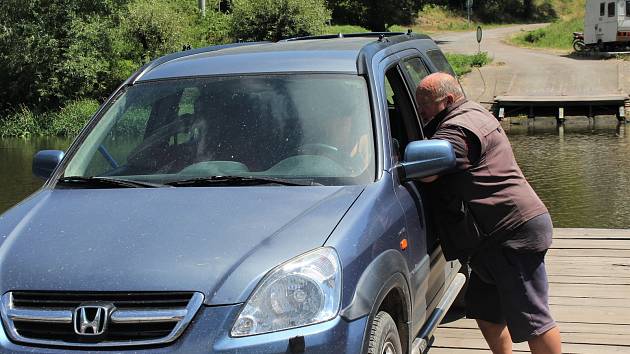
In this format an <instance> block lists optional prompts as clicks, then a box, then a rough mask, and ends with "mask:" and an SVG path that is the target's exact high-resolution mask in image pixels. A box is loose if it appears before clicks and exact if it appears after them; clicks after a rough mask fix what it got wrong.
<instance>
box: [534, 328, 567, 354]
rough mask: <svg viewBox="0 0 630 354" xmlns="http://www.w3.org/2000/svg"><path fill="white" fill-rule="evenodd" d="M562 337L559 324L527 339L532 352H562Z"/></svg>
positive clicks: (541, 353) (556, 353)
mask: <svg viewBox="0 0 630 354" xmlns="http://www.w3.org/2000/svg"><path fill="white" fill-rule="evenodd" d="M561 342H562V341H561V338H560V330H559V329H558V326H556V327H553V328H552V329H550V330H548V331H547V332H545V333H543V334H541V335H539V336H536V337H534V338H532V339H530V340H528V341H527V344H529V349H530V350H531V351H532V354H561V353H562V349H561Z"/></svg>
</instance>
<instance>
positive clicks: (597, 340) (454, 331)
mask: <svg viewBox="0 0 630 354" xmlns="http://www.w3.org/2000/svg"><path fill="white" fill-rule="evenodd" d="M435 337H436V339H435V341H434V344H433V345H434V346H436V347H438V346H442V347H445V346H452V345H454V344H456V343H458V342H462V341H467V342H468V343H469V344H468V345H471V348H479V347H482V346H485V347H487V344H486V343H485V340H484V339H483V336H482V334H481V332H480V331H479V330H478V329H467V328H440V329H438V330H437V331H436V334H435ZM561 337H562V342H563V344H565V345H569V344H571V345H584V344H586V345H589V346H593V345H598V346H610V347H626V346H628V345H630V343H629V340H628V338H627V336H626V335H623V334H602V333H596V334H589V333H584V332H562V333H561ZM473 343H474V344H473ZM513 348H514V349H516V350H528V346H527V344H526V343H516V344H514V346H513ZM628 349H630V348H628Z"/></svg>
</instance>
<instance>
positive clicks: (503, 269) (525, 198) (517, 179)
mask: <svg viewBox="0 0 630 354" xmlns="http://www.w3.org/2000/svg"><path fill="white" fill-rule="evenodd" d="M416 102H417V103H418V111H419V112H420V115H421V118H422V121H423V124H424V125H425V129H424V130H425V132H428V134H429V136H430V137H431V138H432V139H442V140H446V141H449V142H450V143H451V144H452V146H453V148H454V150H455V155H456V158H457V164H456V167H455V170H454V171H450V172H449V173H446V174H444V175H441V176H432V177H428V178H425V179H423V182H427V190H428V193H429V195H431V200H432V201H433V203H432V205H431V208H432V209H433V210H434V212H433V221H434V223H435V224H436V229H437V231H438V234H439V237H440V239H441V242H442V248H443V250H444V254H445V256H446V257H447V258H451V259H454V258H460V259H468V260H469V264H470V266H471V268H472V273H471V276H470V279H469V283H468V288H467V290H466V295H465V299H466V316H467V317H468V318H474V319H476V321H477V323H478V325H479V328H480V329H481V332H482V334H483V336H484V338H485V339H486V341H487V342H488V345H489V347H490V349H491V350H492V352H493V353H494V354H506V353H512V342H514V343H517V342H524V341H527V342H528V344H529V347H530V349H531V351H532V353H534V354H542V353H549V354H557V353H561V345H560V332H559V330H558V327H557V326H556V323H555V322H554V320H553V318H552V317H551V313H550V311H549V304H548V284H547V274H546V272H545V263H544V257H545V254H546V252H547V249H548V248H549V246H550V245H551V235H552V231H553V226H552V224H551V218H550V216H549V213H548V211H547V208H546V207H545V205H544V204H543V202H542V201H541V200H540V198H538V196H537V195H536V193H535V192H534V190H533V189H532V187H531V186H530V185H529V183H528V182H527V180H526V179H525V177H524V176H523V173H522V172H521V170H520V168H519V167H518V165H517V163H516V160H515V158H514V154H513V152H512V147H511V145H510V142H509V140H508V138H507V135H506V134H505V132H504V131H503V129H502V128H501V125H500V123H499V122H498V121H497V119H496V118H495V117H494V116H492V114H490V112H488V111H487V110H486V109H484V108H483V107H481V106H480V105H479V104H477V103H474V102H471V101H468V100H466V98H465V97H464V94H463V92H462V90H461V87H460V85H459V83H458V82H457V80H456V79H455V78H454V77H452V76H450V75H449V74H445V73H435V74H431V75H429V76H427V77H426V78H424V79H423V80H422V81H421V82H420V83H419V85H418V87H417V89H416ZM449 208H450V209H449ZM458 213H461V215H460V214H458ZM453 215H455V217H454V216H453ZM458 215H459V216H458ZM462 220H472V221H470V222H468V223H466V224H465V226H464V227H465V228H466V229H467V230H465V231H464V232H463V231H462V228H461V222H460V221H462ZM458 227H460V228H458ZM475 230H477V232H475Z"/></svg>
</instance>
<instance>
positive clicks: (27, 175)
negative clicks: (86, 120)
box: [0, 137, 71, 213]
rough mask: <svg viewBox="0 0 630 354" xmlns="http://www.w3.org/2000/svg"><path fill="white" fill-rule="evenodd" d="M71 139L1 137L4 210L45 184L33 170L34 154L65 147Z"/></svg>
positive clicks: (0, 188) (0, 190) (0, 204)
mask: <svg viewBox="0 0 630 354" xmlns="http://www.w3.org/2000/svg"><path fill="white" fill-rule="evenodd" d="M70 142H71V141H70V140H69V139H63V138H43V137H37V138H31V139H0V213H2V212H4V211H5V210H6V209H8V208H9V207H11V206H12V205H14V204H16V203H18V202H19V201H20V200H22V199H24V198H25V197H26V196H28V195H29V194H31V193H33V192H34V191H36V190H37V189H38V188H39V187H41V185H42V183H43V181H42V180H41V179H39V178H37V177H34V176H33V174H32V173H31V164H32V161H33V155H35V153H36V152H37V151H39V150H65V149H66V148H67V147H68V146H69V145H70Z"/></svg>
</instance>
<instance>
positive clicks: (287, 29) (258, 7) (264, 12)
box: [231, 0, 330, 41]
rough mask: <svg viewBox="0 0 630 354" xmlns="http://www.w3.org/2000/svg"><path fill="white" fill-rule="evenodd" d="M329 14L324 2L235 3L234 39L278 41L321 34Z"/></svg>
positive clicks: (255, 0) (242, 0) (247, 0)
mask: <svg viewBox="0 0 630 354" xmlns="http://www.w3.org/2000/svg"><path fill="white" fill-rule="evenodd" d="M329 18H330V11H328V9H327V8H326V5H325V3H324V0H310V1H309V0H234V1H233V3H232V26H231V28H232V36H233V38H235V39H238V40H245V41H252V40H253V41H262V40H272V41H277V40H280V39H282V38H287V37H296V36H307V35H312V34H319V33H322V32H323V30H324V26H325V23H326V21H328V20H329Z"/></svg>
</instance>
